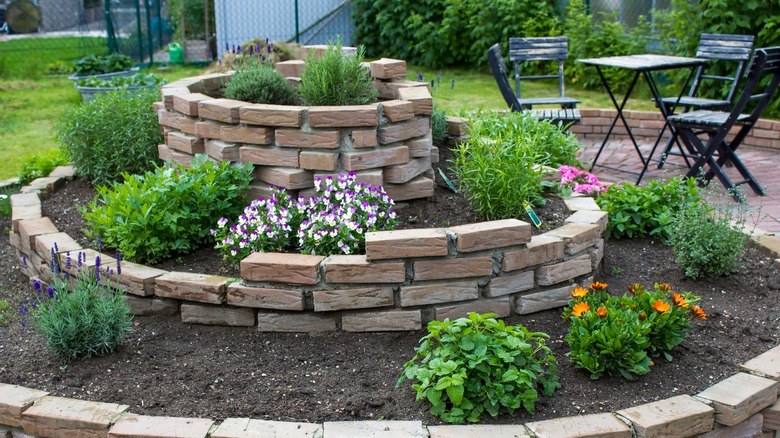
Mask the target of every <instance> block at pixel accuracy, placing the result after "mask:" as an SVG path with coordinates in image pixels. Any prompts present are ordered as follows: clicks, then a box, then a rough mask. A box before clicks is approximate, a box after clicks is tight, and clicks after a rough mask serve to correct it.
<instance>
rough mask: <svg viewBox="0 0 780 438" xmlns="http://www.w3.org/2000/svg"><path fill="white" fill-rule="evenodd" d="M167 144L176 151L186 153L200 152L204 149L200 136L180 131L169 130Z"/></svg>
mask: <svg viewBox="0 0 780 438" xmlns="http://www.w3.org/2000/svg"><path fill="white" fill-rule="evenodd" d="M167 144H168V146H169V147H171V148H173V149H176V150H177V151H182V152H187V153H188V154H202V153H203V152H205V150H206V149H205V145H204V144H203V139H202V138H200V137H195V136H192V135H187V134H182V133H181V132H169V133H168V140H167Z"/></svg>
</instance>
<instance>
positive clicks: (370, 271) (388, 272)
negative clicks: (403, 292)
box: [324, 255, 406, 283]
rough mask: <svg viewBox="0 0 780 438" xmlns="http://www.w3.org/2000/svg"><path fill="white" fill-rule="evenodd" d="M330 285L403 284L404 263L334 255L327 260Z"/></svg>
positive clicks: (363, 256)
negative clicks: (370, 260) (371, 260)
mask: <svg viewBox="0 0 780 438" xmlns="http://www.w3.org/2000/svg"><path fill="white" fill-rule="evenodd" d="M324 264H325V281H327V282H328V283H403V282H404V280H405V279H406V270H405V268H404V263H403V262H385V263H377V262H369V261H368V259H367V257H366V256H365V255H332V256H330V257H328V258H327V259H325V263H324Z"/></svg>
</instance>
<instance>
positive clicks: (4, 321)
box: [0, 299, 14, 326]
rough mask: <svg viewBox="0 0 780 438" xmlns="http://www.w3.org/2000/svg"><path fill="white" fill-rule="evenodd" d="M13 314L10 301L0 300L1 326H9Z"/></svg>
mask: <svg viewBox="0 0 780 438" xmlns="http://www.w3.org/2000/svg"><path fill="white" fill-rule="evenodd" d="M13 312H14V311H13V309H11V302H10V301H8V300H6V299H3V300H0V326H7V325H8V324H9V323H10V322H11V319H12V318H13Z"/></svg>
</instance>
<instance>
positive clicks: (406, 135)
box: [376, 118, 431, 144]
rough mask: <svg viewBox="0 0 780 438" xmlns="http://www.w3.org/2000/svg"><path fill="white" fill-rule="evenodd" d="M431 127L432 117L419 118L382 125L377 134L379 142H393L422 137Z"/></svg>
mask: <svg viewBox="0 0 780 438" xmlns="http://www.w3.org/2000/svg"><path fill="white" fill-rule="evenodd" d="M429 129H431V123H430V119H427V118H419V119H413V120H408V121H405V122H399V123H391V124H389V125H383V126H380V127H379V129H377V134H376V136H377V140H378V141H379V144H391V143H395V142H400V141H404V140H409V139H412V138H415V137H421V136H423V135H425V134H426V133H428V130H429Z"/></svg>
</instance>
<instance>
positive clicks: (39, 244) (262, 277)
mask: <svg viewBox="0 0 780 438" xmlns="http://www.w3.org/2000/svg"><path fill="white" fill-rule="evenodd" d="M72 177H73V169H72V168H70V167H61V168H58V169H57V170H55V171H54V172H53V173H52V174H51V175H50V176H49V177H48V178H40V179H37V180H35V181H33V182H32V183H31V185H30V186H27V187H24V188H23V189H22V192H21V193H19V194H15V195H12V196H11V206H12V209H13V225H12V230H11V245H12V246H13V247H14V248H15V249H16V254H17V256H18V257H19V258H20V260H21V258H22V257H24V258H25V259H26V268H24V269H25V273H26V274H27V275H28V276H30V277H34V278H38V279H39V280H41V281H42V282H44V283H49V282H51V281H52V280H53V274H52V272H51V269H50V267H49V265H50V262H51V260H52V257H56V258H57V260H58V262H59V265H60V266H61V267H65V266H66V263H65V258H66V257H67V254H68V253H70V257H71V259H75V258H76V254H77V253H78V252H84V253H85V255H86V259H87V260H88V261H89V263H94V262H93V261H94V259H95V257H96V256H97V255H100V256H101V260H102V261H103V267H104V268H106V267H110V266H111V265H112V264H114V263H115V262H113V261H112V259H113V258H114V257H113V256H111V255H106V254H99V253H97V252H96V251H94V250H91V249H83V248H82V247H81V245H80V244H79V243H78V242H77V241H76V240H75V239H73V238H72V237H70V236H68V235H67V234H65V233H61V232H59V230H57V228H56V227H55V226H54V224H53V223H52V222H51V220H50V219H49V218H47V217H44V216H42V213H41V198H42V197H45V196H48V195H49V194H50V193H51V192H52V191H53V190H55V189H56V188H57V187H58V186H59V185H60V184H61V183H62V182H63V181H64V180H65V178H72ZM564 201H565V203H566V205H567V207H568V209H569V210H570V211H572V212H573V213H572V214H571V216H569V217H568V218H567V219H566V220H565V225H564V226H562V227H559V228H557V229H554V230H552V231H549V232H547V233H544V234H541V235H537V236H531V225H529V224H527V223H525V222H522V221H519V220H516V219H509V220H501V221H492V222H481V223H475V224H469V225H460V226H455V227H448V228H440V229H415V230H397V231H382V232H374V233H368V235H367V236H366V254H365V255H334V256H330V257H322V256H311V255H303V254H288V253H254V254H252V255H250V256H249V257H247V258H246V259H244V260H243V261H242V262H241V280H240V281H235V280H234V279H231V278H228V277H221V276H213V275H203V274H197V273H190V272H168V271H163V270H160V269H156V268H151V267H147V266H143V265H139V264H137V263H131V262H127V261H123V262H122V275H121V276H118V277H117V278H116V281H118V282H119V283H120V284H121V285H122V286H123V287H124V288H126V289H127V293H128V295H127V300H128V303H129V304H130V306H131V308H132V310H133V312H134V313H135V314H136V315H149V314H170V315H174V314H176V313H179V312H180V313H181V318H182V320H183V321H184V322H187V323H198V324H213V325H230V326H257V327H258V329H259V330H262V331H285V332H312V331H332V330H345V331H354V332H369V331H392V330H419V329H421V328H423V327H424V326H425V324H427V323H428V322H429V321H431V320H434V319H444V318H457V317H461V316H465V315H466V314H467V313H469V312H480V313H485V312H494V313H496V314H498V315H499V316H500V317H506V316H509V315H510V313H512V312H515V313H518V314H527V313H533V312H538V311H541V310H546V309H550V308H555V307H561V306H563V305H565V304H566V302H567V301H568V299H569V296H570V292H571V290H572V289H573V288H574V287H576V286H577V285H578V284H582V285H587V284H589V283H590V282H591V281H592V276H593V274H594V272H595V271H596V269H597V268H598V266H599V264H600V263H601V259H602V257H603V253H604V240H603V239H602V234H603V232H604V230H605V228H606V225H607V214H606V213H605V212H602V211H601V210H600V209H599V208H598V206H597V205H596V203H595V201H594V200H593V199H592V198H587V197H573V198H567V199H564ZM55 244H56V245H55ZM55 246H56V248H57V252H54V251H53V250H52V248H55ZM73 269H75V267H73ZM63 270H65V268H63Z"/></svg>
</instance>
